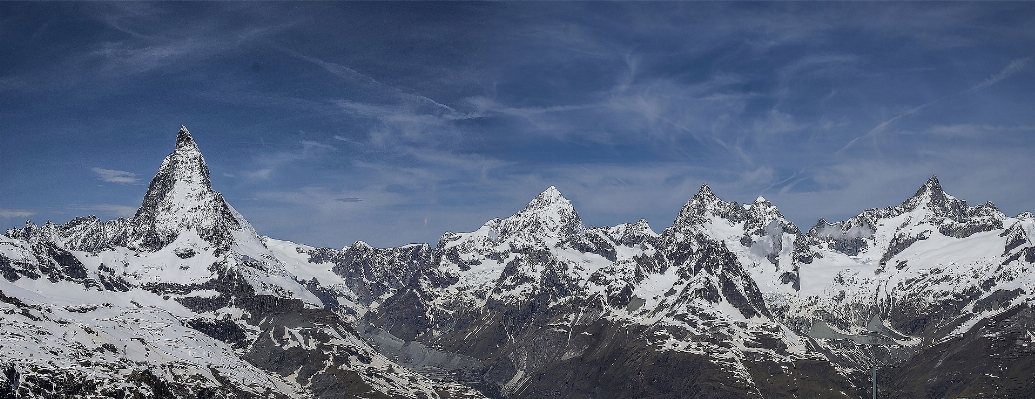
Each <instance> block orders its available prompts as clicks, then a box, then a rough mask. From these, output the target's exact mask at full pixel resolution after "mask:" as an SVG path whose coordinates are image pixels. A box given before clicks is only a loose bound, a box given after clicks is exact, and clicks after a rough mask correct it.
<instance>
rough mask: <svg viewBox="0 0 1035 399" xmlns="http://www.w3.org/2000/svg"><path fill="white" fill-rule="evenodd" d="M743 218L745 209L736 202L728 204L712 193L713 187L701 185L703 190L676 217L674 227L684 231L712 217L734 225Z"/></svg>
mask: <svg viewBox="0 0 1035 399" xmlns="http://www.w3.org/2000/svg"><path fill="white" fill-rule="evenodd" d="M742 216H743V208H741V207H740V206H739V205H738V204H737V203H736V202H726V201H723V200H721V199H719V198H718V197H716V196H715V194H714V193H712V189H711V187H708V185H707V184H704V185H701V189H700V190H698V191H697V194H694V196H693V197H692V198H690V201H687V203H686V205H683V209H682V210H680V211H679V215H678V216H676V221H675V223H673V225H672V227H674V228H677V229H682V228H685V227H689V226H694V225H700V224H702V223H704V222H705V221H706V220H707V219H709V218H711V217H719V218H722V219H727V220H729V221H731V222H733V223H737V222H740V221H741V220H742Z"/></svg>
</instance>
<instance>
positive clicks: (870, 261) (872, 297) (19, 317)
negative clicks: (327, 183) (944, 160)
mask: <svg viewBox="0 0 1035 399" xmlns="http://www.w3.org/2000/svg"><path fill="white" fill-rule="evenodd" d="M1033 237H1035V218H1033V217H1032V216H1031V214H1027V213H1025V214H1021V215H1018V216H1017V217H1012V218H1011V217H1007V216H1005V215H1003V214H1002V213H1001V212H999V211H998V210H997V209H996V208H995V206H994V205H992V204H991V203H988V204H984V205H979V206H974V207H971V206H968V205H967V203H966V202H965V201H963V200H959V199H956V198H954V197H952V196H950V195H948V194H946V193H945V192H944V191H943V189H942V187H941V184H940V183H939V181H938V180H937V178H935V177H932V178H931V179H930V180H928V181H927V182H926V183H925V184H924V185H923V186H921V187H920V189H919V190H917V192H916V194H915V195H914V196H912V197H910V198H909V199H907V200H906V201H904V202H902V203H901V204H899V205H897V206H893V207H888V208H883V209H871V210H866V211H863V212H862V213H860V214H859V215H858V216H856V217H853V218H851V219H849V220H845V221H841V222H835V223H829V222H827V221H825V220H822V219H820V221H819V222H818V223H817V224H816V225H815V226H813V227H812V228H811V229H809V231H808V232H807V233H803V232H802V231H800V230H799V229H798V228H797V227H796V226H795V225H794V224H792V223H790V222H789V221H788V220H786V219H785V218H784V217H783V215H781V214H780V212H779V210H778V209H777V208H776V206H775V205H773V204H772V203H771V202H769V201H767V200H765V199H764V198H762V197H759V198H758V199H756V200H755V201H754V202H752V203H748V204H738V203H736V202H727V201H724V200H721V199H719V198H718V197H717V196H716V195H715V193H713V192H712V190H711V189H710V188H709V187H708V186H707V185H705V186H702V187H701V190H700V191H699V192H698V193H697V194H696V195H694V196H693V197H692V198H690V200H689V201H688V202H687V203H686V205H685V206H683V207H682V209H681V210H680V211H679V213H678V214H677V215H676V217H675V220H674V222H673V224H672V226H671V227H669V228H666V229H665V230H664V231H662V232H661V233H660V234H659V233H656V232H655V231H654V230H653V229H652V228H651V227H650V226H649V225H648V224H647V222H646V221H643V220H640V221H638V222H636V223H633V224H620V225H617V226H605V227H587V226H585V225H584V224H583V222H582V220H581V218H580V217H579V215H578V213H577V212H576V211H575V208H574V206H573V204H572V203H571V201H569V200H568V199H566V198H565V197H564V196H563V195H562V194H561V193H560V191H559V190H557V189H556V188H555V187H549V188H548V189H546V190H545V191H543V192H542V193H541V194H539V195H538V196H536V197H535V198H534V199H532V201H531V202H529V204H528V205H527V206H525V207H524V208H523V209H521V210H519V211H518V212H517V213H515V214H514V215H512V216H510V217H507V218H503V219H493V220H490V221H488V222H486V223H485V224H484V225H483V226H481V228H479V229H478V230H476V231H473V232H467V233H446V234H444V235H443V236H442V238H441V239H440V240H439V242H438V243H437V244H435V245H434V246H429V245H425V244H418V245H407V246H403V247H398V248H374V247H371V246H370V245H367V244H366V243H363V242H356V243H355V244H353V245H351V246H348V247H346V248H343V249H340V250H339V249H330V248H313V247H308V246H305V245H300V244H295V243H291V242H288V241H280V240H275V239H272V238H267V237H259V236H258V235H257V234H256V233H255V231H254V229H253V228H252V227H251V226H250V224H249V223H248V222H247V221H246V220H245V219H244V218H243V217H242V216H241V215H240V214H239V213H237V212H236V211H235V210H234V209H233V208H232V207H231V206H230V205H229V204H227V203H226V201H225V200H224V199H223V198H222V196H221V195H220V194H219V193H217V192H215V191H214V190H213V189H212V187H211V182H210V179H209V171H208V167H207V166H206V165H205V162H204V159H203V158H202V156H201V153H200V151H199V150H198V146H197V144H196V143H195V142H194V140H193V138H192V137H191V135H190V133H189V132H187V130H186V129H185V128H183V129H181V130H180V131H179V132H178V134H177V139H176V148H175V150H174V151H173V153H172V154H170V155H169V156H168V157H166V159H165V160H164V161H163V163H162V166H161V167H160V168H159V172H158V174H157V175H156V176H155V178H154V179H153V180H152V181H151V184H150V186H149V188H148V191H147V193H146V195H145V197H144V200H143V202H142V204H141V207H140V209H139V210H138V211H137V213H136V215H135V216H134V217H132V218H129V219H116V220H113V221H101V220H99V219H97V218H95V217H81V218H76V219H73V220H72V221H70V222H68V223H66V224H64V225H57V224H53V223H49V222H48V223H46V224H44V225H42V226H37V225H34V224H32V223H27V224H26V225H25V227H23V228H20V229H11V230H8V231H7V234H6V235H4V236H0V276H3V279H0V314H2V315H3V319H4V323H3V326H0V336H2V337H3V340H2V341H0V342H2V344H0V359H3V360H0V371H3V372H2V373H0V398H3V397H14V396H15V395H20V396H21V397H25V396H43V397H70V396H90V395H95V396H96V395H103V396H115V397H129V396H133V397H138V396H142V397H163V398H164V397H170V398H172V397H177V398H179V397H292V398H293V397H318V398H338V397H343V398H344V397H348V398H351V397H365V398H366V397H370V398H376V397H393V398H394V397H404V398H447V397H455V398H459V397H484V396H490V397H496V398H541V397H594V398H625V397H656V398H739V397H744V398H759V397H761V398H782V397H859V396H868V395H869V392H868V389H869V386H870V385H869V381H868V375H869V374H868V370H869V367H870V366H871V365H872V363H873V362H879V363H880V364H881V365H882V371H881V374H880V375H879V378H880V385H881V386H882V387H886V388H882V389H886V391H883V392H888V394H887V395H888V396H889V397H928V396H936V397H943V396H961V395H963V396H980V395H986V396H988V395H991V396H996V397H1018V398H1020V397H1031V396H1032V392H1035V381H1032V380H1031V379H1030V378H1025V376H1030V374H1031V372H1032V370H1033V367H1035V366H1033V365H1035V351H1033V350H1032V348H1035V335H1033V334H1032V331H1033V330H1035V321H1033V320H1035V318H1033V317H1032V315H1031V313H1032V311H1031V303H1032V299H1033V295H1035V244H1033ZM817 320H822V321H823V322H824V323H825V325H826V329H827V330H829V331H826V332H825V333H824V334H820V335H816V337H811V336H810V335H809V332H810V331H811V330H812V329H811V328H810V327H812V326H813V324H814V323H815V322H816V321H817ZM58 332H60V333H58ZM853 334H854V336H855V337H856V338H853V339H854V340H855V341H854V342H882V343H883V344H885V346H882V347H877V348H870V347H867V346H860V345H857V344H856V343H854V342H853V340H845V339H838V337H842V338H844V337H849V336H852V335H853ZM875 334H877V335H875ZM864 335H865V336H864ZM874 336H878V337H879V338H873V337H874ZM860 337H861V338H860ZM883 395H884V394H882V396H883Z"/></svg>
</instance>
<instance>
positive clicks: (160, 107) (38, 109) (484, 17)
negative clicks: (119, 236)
mask: <svg viewBox="0 0 1035 399" xmlns="http://www.w3.org/2000/svg"><path fill="white" fill-rule="evenodd" d="M1033 56H1035V3H1030V2H1011V3H985V2H981V3H960V2H953V3H885V2H877V3H870V2H866V3H816V2H808V3H782V2H781V3H742V2H736V3H712V2H708V3H696V2H695V3H672V2H666V3H641V2H637V3H582V2H578V3H549V2H533V3H467V2H462V3H411V2H405V3H366V2H362V3H343V4H342V3H251V2H242V3H236V2H235V3H214V4H208V3H189V2H188V3H179V2H177V3H134V2H119V3H96V2H88V3H11V2H2V3H0V140H2V146H0V223H2V224H3V225H5V226H8V227H12V226H16V225H20V224H21V223H23V222H24V220H25V219H32V220H33V221H35V222H37V223H41V222H44V221H46V220H48V219H49V220H53V221H55V222H60V223H63V222H65V221H68V220H69V219H71V218H73V217H75V216H80V215H87V214H96V215H98V216H100V217H101V218H105V219H110V218H115V217H119V216H128V215H131V214H132V212H133V211H134V210H135V208H136V207H137V206H139V203H140V200H141V198H142V197H143V195H144V192H145V191H146V188H147V183H148V181H149V180H150V178H151V177H152V176H153V175H154V173H155V172H156V171H157V169H158V166H159V163H160V162H161V160H162V158H163V157H164V156H165V155H167V154H168V153H169V152H171V151H172V148H173V145H174V141H175V134H176V131H177V130H178V129H179V126H180V125H181V124H182V125H186V126H187V127H188V128H189V129H190V130H191V132H192V133H193V134H194V137H195V139H196V141H197V142H198V144H199V146H200V147H201V149H202V151H203V153H204V154H205V157H206V160H207V161H208V164H209V168H210V169H211V171H212V180H213V184H214V186H215V189H216V190H218V191H220V192H222V193H223V195H224V196H225V197H226V198H227V200H228V201H229V202H230V203H231V204H232V205H233V206H234V207H236V208H237V209H238V210H239V211H241V213H242V214H244V216H245V217H246V218H248V219H249V220H250V221H251V222H252V223H253V224H254V225H255V227H256V228H257V229H258V230H259V232H260V233H261V234H265V235H269V236H272V237H275V238H282V239H290V240H293V241H297V242H302V243H306V244H310V245H318V246H331V247H341V246H344V245H348V244H351V243H352V242H353V241H355V240H364V241H367V242H370V243H371V244H373V245H377V246H394V245H401V244H406V243H410V242H431V243H434V242H436V241H437V240H438V237H439V236H440V235H441V234H442V233H443V232H444V231H471V230H474V229H476V228H477V227H478V226H480V225H481V224H482V223H483V222H485V221H486V220H488V219H491V218H494V217H506V216H508V215H510V214H512V213H514V212H516V211H517V210H519V209H520V208H521V207H522V206H523V205H524V204H525V203H526V202H527V201H529V200H530V199H531V198H532V197H534V196H535V195H536V194H537V193H539V192H541V191H542V190H544V189H545V188H547V187H549V186H550V185H555V186H557V188H558V189H559V190H561V192H562V193H564V194H565V195H566V196H567V197H568V198H569V199H571V200H572V202H573V203H574V204H575V206H576V209H577V210H578V212H579V213H580V215H581V216H582V217H583V219H584V221H585V222H586V223H587V224H589V225H613V224H617V223H621V222H634V221H636V220H637V219H640V218H645V219H647V220H648V221H649V222H650V223H651V226H653V227H654V229H655V230H657V231H660V230H662V229H664V228H665V227H667V226H669V225H670V224H671V222H672V220H673V219H674V218H675V216H676V213H677V212H678V211H679V208H680V206H681V205H682V204H683V203H685V202H686V201H687V200H688V199H689V198H690V197H691V196H692V195H693V194H694V193H695V192H696V191H697V189H698V188H699V187H700V185H701V184H703V183H708V184H709V185H711V186H712V188H713V190H714V191H715V192H716V194H717V195H718V196H719V197H721V198H724V199H727V200H736V201H740V202H749V201H753V200H754V198H755V197H756V196H758V195H763V196H765V197H766V198H767V199H769V200H771V201H772V202H773V203H775V204H776V205H777V206H778V207H779V208H780V209H781V211H782V212H783V213H784V214H785V215H786V216H787V217H788V218H790V219H791V220H792V221H793V222H795V223H796V224H798V225H799V227H801V228H803V229H807V228H808V227H809V226H811V225H812V224H813V223H815V221H816V219H818V218H820V217H823V218H826V219H828V220H842V219H845V218H848V217H851V216H853V215H855V214H857V213H858V212H860V211H862V210H863V209H866V208H873V207H884V206H888V205H893V204H897V203H899V202H901V201H902V200H904V199H906V198H907V197H909V196H910V195H912V194H913V192H914V191H915V190H916V188H917V187H919V186H920V185H921V184H923V182H924V181H925V180H926V179H927V178H928V177H929V176H930V175H933V174H937V175H938V176H939V178H940V179H941V181H942V185H943V186H944V187H945V188H946V190H947V191H948V192H949V193H950V194H953V195H955V196H957V197H960V198H963V199H966V200H968V201H970V202H971V203H982V202H985V201H992V202H994V203H995V204H996V205H997V206H999V208H1000V209H1002V210H1003V211H1004V212H1006V213H1007V214H1010V215H1013V214H1017V213H1019V212H1022V211H1035V174H1033V173H1032V170H1033V169H1035V167H1033V166H1035V162H1033V156H1032V155H1033V154H1035V90H1033V89H1035V61H1033Z"/></svg>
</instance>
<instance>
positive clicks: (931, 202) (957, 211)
mask: <svg viewBox="0 0 1035 399" xmlns="http://www.w3.org/2000/svg"><path fill="white" fill-rule="evenodd" d="M899 207H900V208H901V209H902V210H904V211H912V210H915V209H919V208H927V209H930V210H932V211H933V212H934V213H935V214H936V215H938V216H951V217H953V218H954V219H956V218H959V217H962V216H963V214H964V213H965V211H966V208H967V204H966V202H965V201H961V200H958V199H956V198H955V197H953V196H951V195H949V194H946V193H945V190H943V189H942V185H941V183H940V182H938V176H931V178H930V179H927V182H926V183H924V185H922V186H920V188H919V189H917V190H916V194H914V195H913V196H912V197H910V198H909V199H907V200H906V201H905V202H903V203H902V205H900V206H899Z"/></svg>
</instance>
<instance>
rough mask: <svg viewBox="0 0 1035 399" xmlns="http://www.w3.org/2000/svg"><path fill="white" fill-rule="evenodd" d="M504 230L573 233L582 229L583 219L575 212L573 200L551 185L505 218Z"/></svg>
mask: <svg viewBox="0 0 1035 399" xmlns="http://www.w3.org/2000/svg"><path fill="white" fill-rule="evenodd" d="M501 223H502V224H503V230H504V231H510V232H514V231H537V232H560V233H562V234H573V233H575V232H577V231H580V230H581V229H582V228H583V226H582V219H581V218H579V214H578V213H576V212H575V207H574V206H572V205H571V201H568V199H567V198H564V195H562V194H561V192H560V191H558V190H557V188H556V187H554V186H550V187H549V188H547V189H546V190H545V191H543V192H542V193H540V194H539V195H537V196H536V197H535V198H533V199H532V201H531V202H529V203H528V205H525V208H524V209H522V210H521V211H520V212H518V213H515V214H514V215H513V216H511V217H509V218H506V219H503V220H502V221H501Z"/></svg>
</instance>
